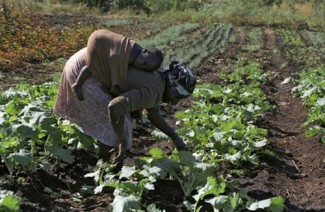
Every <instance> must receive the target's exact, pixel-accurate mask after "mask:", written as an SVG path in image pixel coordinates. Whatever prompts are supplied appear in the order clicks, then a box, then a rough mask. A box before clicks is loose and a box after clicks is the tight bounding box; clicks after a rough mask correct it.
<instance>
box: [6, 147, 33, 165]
mask: <svg viewBox="0 0 325 212" xmlns="http://www.w3.org/2000/svg"><path fill="white" fill-rule="evenodd" d="M9 157H11V158H12V159H14V160H15V161H16V162H17V163H18V164H20V165H21V166H23V167H25V166H28V165H30V164H31V163H32V157H31V154H30V152H29V151H28V150H25V149H20V150H19V152H18V153H11V154H10V155H9Z"/></svg>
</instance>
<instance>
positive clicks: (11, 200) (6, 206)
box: [0, 194, 20, 212]
mask: <svg viewBox="0 0 325 212" xmlns="http://www.w3.org/2000/svg"><path fill="white" fill-rule="evenodd" d="M19 204H20V199H19V198H17V197H15V196H13V195H10V194H9V195H5V196H4V197H1V199H0V211H5V212H14V211H17V212H18V211H19Z"/></svg>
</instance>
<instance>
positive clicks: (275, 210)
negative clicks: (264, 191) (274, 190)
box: [268, 196, 284, 212]
mask: <svg viewBox="0 0 325 212" xmlns="http://www.w3.org/2000/svg"><path fill="white" fill-rule="evenodd" d="M268 210H269V211H272V212H281V211H283V210H284V199H283V198H282V197H281V196H278V197H272V198H271V206H270V207H269V208H268Z"/></svg>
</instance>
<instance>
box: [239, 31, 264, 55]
mask: <svg viewBox="0 0 325 212" xmlns="http://www.w3.org/2000/svg"><path fill="white" fill-rule="evenodd" d="M262 46H263V33H262V31H261V28H260V27H253V28H250V29H249V31H248V33H247V43H246V44H245V45H244V46H242V49H243V50H246V51H258V50H259V49H261V48H262Z"/></svg>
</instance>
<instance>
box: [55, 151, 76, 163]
mask: <svg viewBox="0 0 325 212" xmlns="http://www.w3.org/2000/svg"><path fill="white" fill-rule="evenodd" d="M50 152H51V153H52V154H53V157H55V158H57V159H59V160H63V161H64V162H66V163H69V164H71V163H73V162H74V156H73V155H72V154H71V151H70V150H68V149H63V148H60V147H53V148H50Z"/></svg>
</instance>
